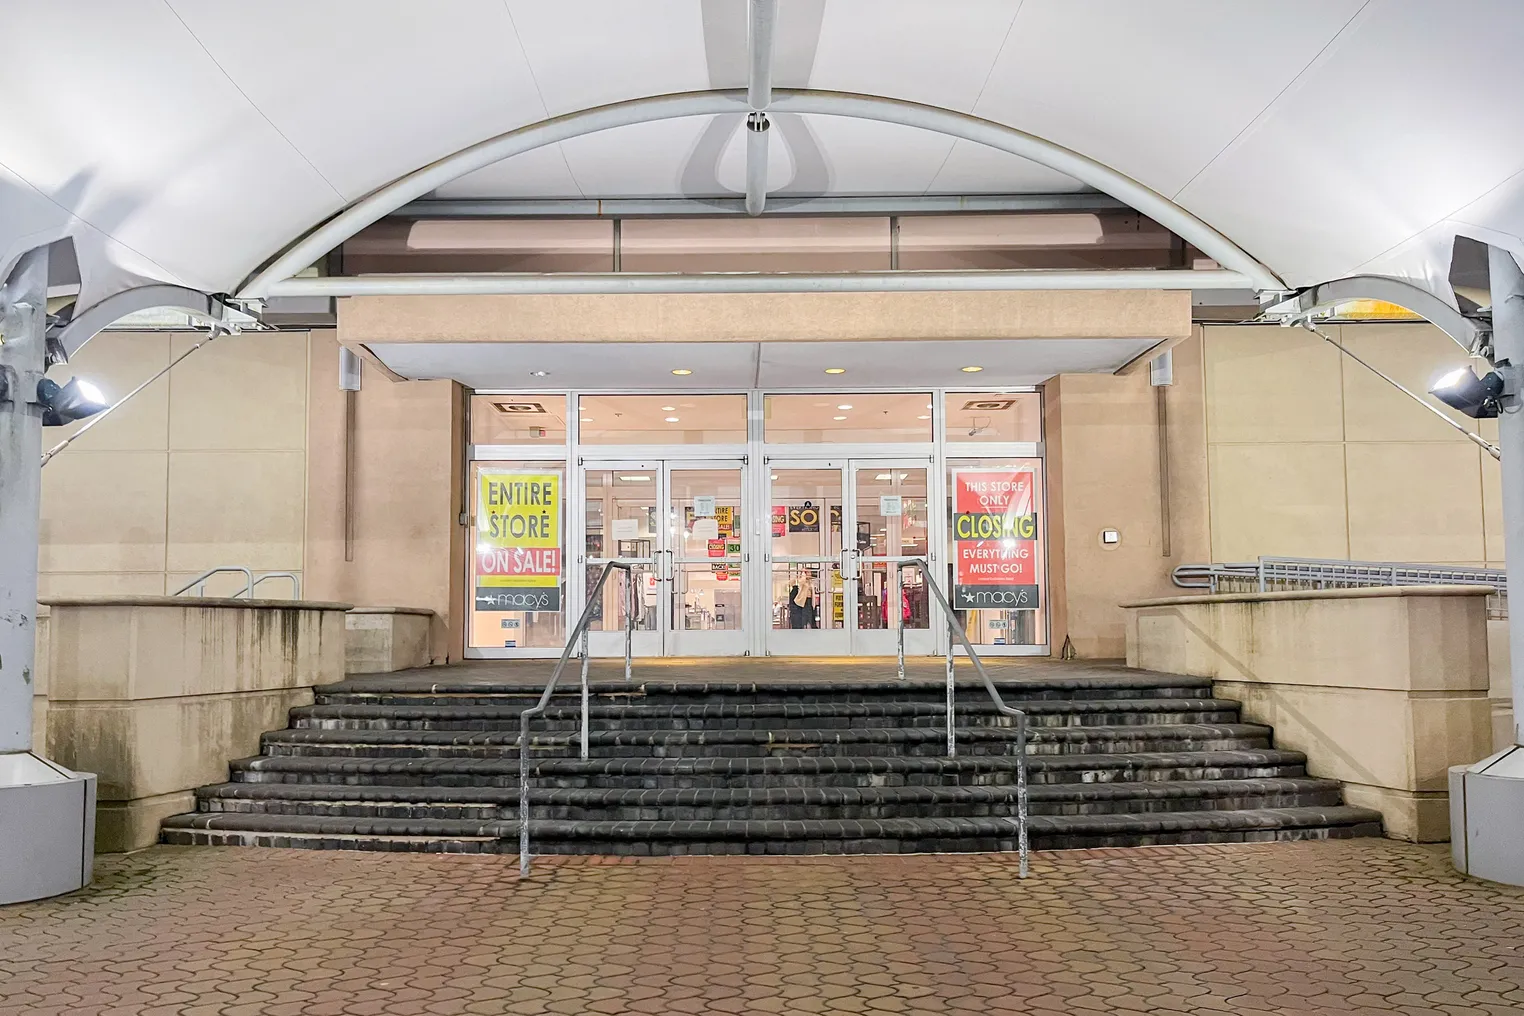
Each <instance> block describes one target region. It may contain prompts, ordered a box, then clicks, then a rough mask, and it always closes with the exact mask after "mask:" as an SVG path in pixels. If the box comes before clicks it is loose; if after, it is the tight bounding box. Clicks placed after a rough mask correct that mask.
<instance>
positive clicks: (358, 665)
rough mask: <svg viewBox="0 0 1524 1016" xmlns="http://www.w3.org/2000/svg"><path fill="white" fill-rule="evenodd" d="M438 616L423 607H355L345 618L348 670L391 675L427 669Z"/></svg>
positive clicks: (346, 665) (345, 666)
mask: <svg viewBox="0 0 1524 1016" xmlns="http://www.w3.org/2000/svg"><path fill="white" fill-rule="evenodd" d="M433 623H434V612H433V611H432V610H425V609H423V608H420V607H355V608H354V609H353V610H351V611H350V612H349V613H348V615H346V616H345V618H344V625H345V628H346V629H347V630H346V636H347V637H346V641H345V647H344V669H345V670H346V671H347V672H348V673H351V674H383V673H384V674H389V673H391V672H392V671H394V670H407V669H408V668H409V667H427V666H428V665H429V664H430V662H432V661H431V659H430V646H431V641H432V635H431V631H432V626H433Z"/></svg>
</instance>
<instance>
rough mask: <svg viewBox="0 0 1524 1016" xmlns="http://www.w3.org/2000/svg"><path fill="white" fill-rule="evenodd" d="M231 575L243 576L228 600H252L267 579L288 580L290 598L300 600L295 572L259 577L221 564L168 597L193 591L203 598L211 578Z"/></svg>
mask: <svg viewBox="0 0 1524 1016" xmlns="http://www.w3.org/2000/svg"><path fill="white" fill-rule="evenodd" d="M231 574H238V575H242V576H243V588H242V589H240V590H238V592H236V593H234V594H233V595H232V596H231V597H230V599H234V600H236V599H240V598H242V597H248V598H249V599H251V600H252V599H253V598H254V589H255V587H256V586H258V585H259V584H260V583H261V582H264V581H265V580H267V579H290V580H291V598H292V599H293V600H300V599H301V598H302V580H301V579H300V578H299V577H298V576H297V574H296V573H295V572H288V571H275V572H264V573H262V574H260V575H255V574H254V570H253V569H252V568H249V567H247V566H245V565H241V564H221V565H218V566H217V567H215V568H208V569H207V570H206V571H204V572H202V573H201V574H200V575H197V576H196V577H195V578H193V579H191V580H190V581H189V582H187V583H185V585H183V586H181V587H180V588H179V589H176V590H175V591H174V592H173V593H170V594H169V595H171V596H180V595H181V594H183V593H186V592H189V591H190V590H191V589H195V590H196V595H197V596H205V595H206V584H207V582H208V581H210V580H211V578H212V576H214V575H231Z"/></svg>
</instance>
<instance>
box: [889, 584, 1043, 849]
mask: <svg viewBox="0 0 1524 1016" xmlns="http://www.w3.org/2000/svg"><path fill="white" fill-rule="evenodd" d="M910 560H911V561H912V562H914V563H915V564H918V565H919V566H920V568H921V574H922V576H923V577H924V578H925V580H926V586H927V588H928V589H930V590H931V594H932V596H934V597H936V600H937V603H938V605H940V606H941V608H942V613H943V614H944V615H946V617H947V630H948V632H949V633H951V634H952V636H953V637H954V638H955V639H956V640H957V641H958V642H960V643H962V645H963V651H964V652H965V653H967V654H968V658H969V659H970V660H972V661H973V664H974V670H976V671H978V673H979V679H980V680H981V681H983V682H984V689H985V691H987V692H989V693H990V699H991V701H993V702H994V703H995V710H996V711H997V712H999V713H1000V714H1001V715H1002V716H1009V717H1011V718H1013V719H1014V720H1015V721H1016V751H1017V755H1016V851H1017V856H1018V857H1019V858H1020V866H1019V869H1018V872H1017V874H1018V877H1020V878H1026V877H1027V714H1026V713H1025V712H1024V711H1023V710H1020V709H1017V708H1015V707H1014V706H1008V705H1006V704H1005V699H1003V698H1001V697H1000V691H999V689H997V688H996V687H995V682H994V681H992V680H990V675H989V671H987V670H985V669H984V661H983V660H981V659H979V654H978V653H977V652H975V651H974V644H973V643H972V642H970V641H969V638H968V633H967V632H965V631H964V630H963V628H962V626H961V625H959V624H958V615H957V614H956V612H954V610H953V608H952V604H950V603H948V602H947V597H946V596H945V595H943V593H942V587H941V586H939V585H937V580H936V579H935V578H933V577H932V574H931V562H929V561H928V560H926V559H925V558H922V557H917V558H911V559H910ZM900 630H901V635H900V659H901V664H900V666H901V670H902V672H903V667H904V663H903V661H904V653H905V648H904V634H903V632H904V626H903V625H901V629H900ZM954 695H955V685H954V671H953V646H952V643H951V642H949V643H948V646H947V757H948V758H954V757H956V755H957V753H958V743H957V735H956V733H955V732H954V730H953V720H954V716H953V699H954Z"/></svg>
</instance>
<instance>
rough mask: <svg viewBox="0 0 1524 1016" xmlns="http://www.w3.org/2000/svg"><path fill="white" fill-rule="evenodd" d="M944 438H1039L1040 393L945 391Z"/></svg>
mask: <svg viewBox="0 0 1524 1016" xmlns="http://www.w3.org/2000/svg"><path fill="white" fill-rule="evenodd" d="M943 405H944V406H945V407H946V411H947V424H946V429H945V431H944V434H945V435H946V438H947V440H948V441H957V442H963V441H969V442H982V443H993V442H997V441H998V442H1008V441H1031V442H1037V441H1041V440H1042V396H1041V395H1039V394H1038V393H1036V392H948V393H947V396H946V398H945V400H944V402H943Z"/></svg>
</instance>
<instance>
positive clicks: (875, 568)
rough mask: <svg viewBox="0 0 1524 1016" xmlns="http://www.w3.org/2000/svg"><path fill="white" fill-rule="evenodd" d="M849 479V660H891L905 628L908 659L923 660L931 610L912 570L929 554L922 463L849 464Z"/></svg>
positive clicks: (920, 577)
mask: <svg viewBox="0 0 1524 1016" xmlns="http://www.w3.org/2000/svg"><path fill="white" fill-rule="evenodd" d="M849 479H850V480H851V487H850V492H849V497H848V498H847V505H848V507H849V509H850V510H849V512H848V517H847V523H848V525H849V526H850V532H851V533H852V541H851V544H850V547H849V550H848V554H849V559H850V565H851V566H850V568H849V573H850V575H851V578H852V581H851V583H850V585H851V586H852V587H853V588H852V592H853V599H854V601H855V608H856V609H855V610H854V612H853V615H852V620H853V622H854V623H853V625H852V652H853V654H854V655H859V656H892V655H894V654H895V653H896V652H897V651H898V646H897V642H898V638H899V629H900V628H904V630H905V652H906V654H907V655H911V656H929V655H931V654H932V653H934V652H935V651H936V647H935V640H934V635H933V623H932V622H933V620H934V619H933V618H932V614H931V612H932V609H933V605H932V603H931V594H930V592H929V591H928V590H927V588H926V575H925V572H924V570H923V568H922V567H921V565H920V564H918V563H915V562H916V561H917V560H918V559H921V560H924V559H926V558H927V554H928V552H929V550H930V540H929V538H928V536H929V532H928V526H927V523H928V519H929V508H928V505H929V500H928V490H927V464H926V461H925V460H924V459H922V460H921V461H920V462H919V463H918V464H917V463H914V462H909V461H904V460H900V461H894V460H883V461H879V460H874V461H864V460H861V459H854V460H853V461H852V463H851V469H850V470H849ZM933 574H935V573H933Z"/></svg>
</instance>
